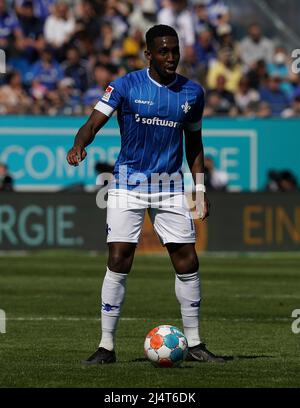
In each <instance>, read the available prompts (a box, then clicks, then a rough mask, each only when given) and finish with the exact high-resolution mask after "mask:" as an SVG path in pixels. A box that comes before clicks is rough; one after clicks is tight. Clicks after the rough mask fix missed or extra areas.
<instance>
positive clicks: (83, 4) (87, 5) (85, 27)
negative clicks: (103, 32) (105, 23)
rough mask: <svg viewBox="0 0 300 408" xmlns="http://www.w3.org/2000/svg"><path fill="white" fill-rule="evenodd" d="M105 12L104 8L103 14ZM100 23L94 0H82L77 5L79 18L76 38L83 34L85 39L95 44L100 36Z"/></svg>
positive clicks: (76, 26)
mask: <svg viewBox="0 0 300 408" xmlns="http://www.w3.org/2000/svg"><path fill="white" fill-rule="evenodd" d="M103 11H104V7H103V10H102V13H103ZM99 30H100V23H99V19H98V16H97V14H96V10H95V7H94V4H93V2H92V0H80V1H79V3H78V5H77V17H76V23H75V29H74V33H75V37H76V35H78V34H79V33H80V34H83V35H84V36H85V38H87V39H89V41H90V42H93V41H94V40H95V38H96V37H97V36H98V34H99Z"/></svg>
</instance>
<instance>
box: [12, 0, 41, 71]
mask: <svg viewBox="0 0 300 408" xmlns="http://www.w3.org/2000/svg"><path fill="white" fill-rule="evenodd" d="M18 19H19V23H20V28H21V30H22V33H23V45H24V51H23V52H22V57H23V58H25V59H26V60H28V62H29V63H33V62H35V61H36V60H37V58H38V52H39V51H40V50H41V49H42V48H43V47H44V46H45V41H44V37H43V22H42V21H41V20H40V19H39V18H38V17H36V16H35V15H34V12H33V3H32V0H25V1H23V2H22V3H21V6H20V7H19V14H18Z"/></svg>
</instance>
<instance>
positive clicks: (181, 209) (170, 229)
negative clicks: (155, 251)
mask: <svg viewBox="0 0 300 408" xmlns="http://www.w3.org/2000/svg"><path fill="white" fill-rule="evenodd" d="M146 211H148V213H149V215H150V219H151V221H152V224H153V227H154V230H155V232H156V234H157V235H158V237H159V239H160V241H161V242H162V244H163V245H165V244H167V243H171V242H173V243H195V241H196V231H195V224H194V220H193V218H192V215H191V212H190V209H189V205H188V203H187V200H186V197H185V195H184V194H183V193H173V194H172V195H171V193H155V194H142V193H140V194H139V193H136V192H134V193H133V192H131V191H128V190H109V191H108V200H107V226H106V231H107V242H108V243H109V242H131V243H138V241H139V238H140V235H141V231H142V227H143V222H144V217H145V213H146Z"/></svg>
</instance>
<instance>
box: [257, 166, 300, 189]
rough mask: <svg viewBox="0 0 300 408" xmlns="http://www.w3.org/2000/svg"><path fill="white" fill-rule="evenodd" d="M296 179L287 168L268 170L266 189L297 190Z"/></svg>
mask: <svg viewBox="0 0 300 408" xmlns="http://www.w3.org/2000/svg"><path fill="white" fill-rule="evenodd" d="M297 188H298V187H297V180H296V177H295V176H294V174H293V173H292V172H291V171H289V170H283V171H275V170H270V171H269V173H268V181H267V185H266V188H265V189H266V190H267V191H273V192H278V191H281V192H289V191H297Z"/></svg>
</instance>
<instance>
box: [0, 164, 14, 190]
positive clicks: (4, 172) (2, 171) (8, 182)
mask: <svg viewBox="0 0 300 408" xmlns="http://www.w3.org/2000/svg"><path fill="white" fill-rule="evenodd" d="M1 191H13V178H12V176H11V175H10V174H9V173H8V169H7V166H6V165H5V164H4V163H0V192H1Z"/></svg>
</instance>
